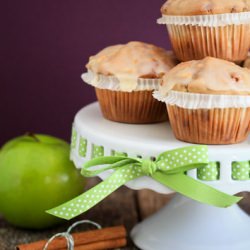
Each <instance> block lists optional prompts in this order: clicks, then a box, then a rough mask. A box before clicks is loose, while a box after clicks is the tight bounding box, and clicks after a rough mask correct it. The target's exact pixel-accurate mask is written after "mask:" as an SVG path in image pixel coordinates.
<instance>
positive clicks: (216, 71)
mask: <svg viewBox="0 0 250 250" xmlns="http://www.w3.org/2000/svg"><path fill="white" fill-rule="evenodd" d="M170 90H175V91H180V92H190V93H199V94H214V95H250V70H249V69H247V68H242V67H240V66H238V65H236V64H234V63H232V62H228V61H225V60H222V59H217V58H213V57H206V58H204V59H202V60H194V61H189V62H184V63H181V64H179V65H177V66H176V67H174V68H173V69H172V70H170V71H169V72H168V74H166V75H165V76H164V77H163V82H162V84H161V86H160V89H159V92H160V94H161V95H162V96H167V94H168V92H169V91H170Z"/></svg>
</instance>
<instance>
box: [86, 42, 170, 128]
mask: <svg viewBox="0 0 250 250" xmlns="http://www.w3.org/2000/svg"><path fill="white" fill-rule="evenodd" d="M174 66H175V59H174V57H173V55H172V54H171V55H170V54H169V53H168V52H167V51H165V50H164V49H162V48H159V47H156V46H154V45H151V44H147V43H142V42H129V43H128V44H125V45H114V46H110V47H107V48H105V49H103V50H102V51H101V52H99V53H98V54H97V55H95V56H92V57H90V59H89V62H88V64H87V65H86V67H87V69H88V73H87V74H83V75H82V78H83V80H84V81H85V82H87V83H89V84H91V85H92V86H94V87H95V90H96V95H97V99H98V101H99V103H100V107H101V110H102V113H103V116H104V117H105V118H106V119H108V120H111V121H116V122H123V123H138V124H140V123H141V124H143V123H156V122H161V121H164V120H166V117H167V116H166V112H165V109H166V107H165V105H164V104H163V103H161V102H159V101H157V100H155V99H154V98H153V96H152V92H153V90H156V89H158V87H159V85H160V82H161V79H162V77H163V75H164V74H165V73H167V72H168V71H169V70H170V69H171V68H172V67H174Z"/></svg>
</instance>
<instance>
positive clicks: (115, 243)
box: [62, 238, 127, 250]
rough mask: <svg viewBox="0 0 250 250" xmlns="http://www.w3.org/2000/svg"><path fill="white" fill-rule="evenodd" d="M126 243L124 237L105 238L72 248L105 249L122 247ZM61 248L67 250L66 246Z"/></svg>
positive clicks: (85, 249) (75, 249)
mask: <svg viewBox="0 0 250 250" xmlns="http://www.w3.org/2000/svg"><path fill="white" fill-rule="evenodd" d="M126 245H127V240H126V238H120V239H113V240H105V241H100V242H95V243H90V244H87V245H82V246H76V247H74V250H106V249H116V248H119V247H124V246H126ZM62 250H67V249H66V248H64V249H62Z"/></svg>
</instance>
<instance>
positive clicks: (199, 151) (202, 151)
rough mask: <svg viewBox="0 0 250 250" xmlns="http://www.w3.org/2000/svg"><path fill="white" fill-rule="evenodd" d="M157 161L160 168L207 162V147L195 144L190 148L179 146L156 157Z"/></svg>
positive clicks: (166, 168)
mask: <svg viewBox="0 0 250 250" xmlns="http://www.w3.org/2000/svg"><path fill="white" fill-rule="evenodd" d="M158 161H159V163H158V165H159V167H160V169H161V170H172V169H175V168H179V167H181V166H186V165H191V164H194V163H199V162H208V153H207V147H206V146H196V147H193V148H192V149H188V148H180V149H177V150H173V151H167V152H165V153H163V154H161V155H160V156H159V157H158Z"/></svg>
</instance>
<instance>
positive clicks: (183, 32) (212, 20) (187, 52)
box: [159, 12, 250, 63]
mask: <svg viewBox="0 0 250 250" xmlns="http://www.w3.org/2000/svg"><path fill="white" fill-rule="evenodd" d="M159 23H164V24H166V25H167V29H168V32H169V35H170V40H171V43H172V46H173V50H174V52H175V54H176V57H177V58H178V59H179V60H180V61H189V60H194V59H196V60H199V59H202V58H204V57H206V56H212V57H216V58H221V59H224V60H228V61H232V62H236V63H240V62H242V61H244V60H245V59H246V57H247V53H248V50H249V48H250V12H243V13H230V14H220V15H199V16H164V17H163V18H161V19H160V21H159Z"/></svg>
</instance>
